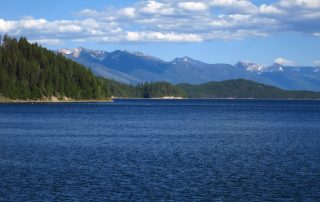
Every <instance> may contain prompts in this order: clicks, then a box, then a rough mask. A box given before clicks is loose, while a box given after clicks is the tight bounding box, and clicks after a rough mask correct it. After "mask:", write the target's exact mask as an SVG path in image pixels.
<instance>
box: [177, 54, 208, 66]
mask: <svg viewBox="0 0 320 202" xmlns="http://www.w3.org/2000/svg"><path fill="white" fill-rule="evenodd" d="M171 63H172V64H174V65H176V64H184V65H185V64H187V65H192V66H199V65H204V64H205V63H203V62H201V61H198V60H194V59H192V58H190V57H187V56H184V57H182V58H175V59H174V60H172V61H171Z"/></svg>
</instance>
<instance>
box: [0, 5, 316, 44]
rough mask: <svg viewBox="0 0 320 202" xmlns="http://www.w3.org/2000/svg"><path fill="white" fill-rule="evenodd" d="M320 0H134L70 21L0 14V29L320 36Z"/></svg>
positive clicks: (153, 36)
mask: <svg viewBox="0 0 320 202" xmlns="http://www.w3.org/2000/svg"><path fill="white" fill-rule="evenodd" d="M319 6H320V0H278V1H276V2H274V3H269V4H268V3H264V4H262V3H261V4H258V3H253V1H250V0H197V1H195V0H175V1H173V0H138V2H136V3H133V4H131V5H127V6H125V7H120V8H114V7H107V8H104V9H102V10H92V9H83V10H80V11H79V12H77V13H75V15H74V19H72V20H64V19H61V20H48V19H34V18H32V17H28V18H21V19H18V20H10V19H1V18H0V33H1V34H3V33H9V34H11V35H16V36H18V35H24V36H27V37H28V38H31V39H60V40H61V41H64V40H75V39H76V40H77V41H90V40H91V41H101V42H114V41H116V42H123V41H137V42H143V41H169V42H181V41H183V42H201V41H206V40H220V39H222V40H235V39H236V40H237V39H244V38H248V37H267V36H270V35H272V34H274V33H279V32H297V33H303V34H309V35H313V36H317V37H320V9H318V8H320V7H319Z"/></svg>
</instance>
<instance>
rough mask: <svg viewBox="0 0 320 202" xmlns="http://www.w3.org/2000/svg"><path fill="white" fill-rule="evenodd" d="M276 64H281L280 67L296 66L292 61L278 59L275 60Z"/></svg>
mask: <svg viewBox="0 0 320 202" xmlns="http://www.w3.org/2000/svg"><path fill="white" fill-rule="evenodd" d="M274 62H275V63H277V64H280V65H294V64H295V62H293V61H291V60H288V59H285V58H281V57H280V58H276V59H275V60H274Z"/></svg>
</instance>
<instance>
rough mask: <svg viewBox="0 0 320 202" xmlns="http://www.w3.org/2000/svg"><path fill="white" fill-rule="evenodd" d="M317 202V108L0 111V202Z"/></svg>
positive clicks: (203, 104)
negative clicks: (112, 201) (160, 201)
mask: <svg viewBox="0 0 320 202" xmlns="http://www.w3.org/2000/svg"><path fill="white" fill-rule="evenodd" d="M66 200H71V201H110V200H125V201H128V200H129V201H154V200H162V201H170V200H172V201H240V200H241V201H243V200H244V201H261V200H263V201H319V200H320V101H270V100H269V101H268V100H176V101H174V100H116V101H115V102H113V103H90V104H33V105H31V104H1V105H0V201H66Z"/></svg>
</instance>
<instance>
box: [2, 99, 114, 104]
mask: <svg viewBox="0 0 320 202" xmlns="http://www.w3.org/2000/svg"><path fill="white" fill-rule="evenodd" d="M92 102H96V103H98V102H113V100H111V99H109V100H54V101H53V100H0V104H33V103H36V104H62V103H65V104H67V103H92Z"/></svg>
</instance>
